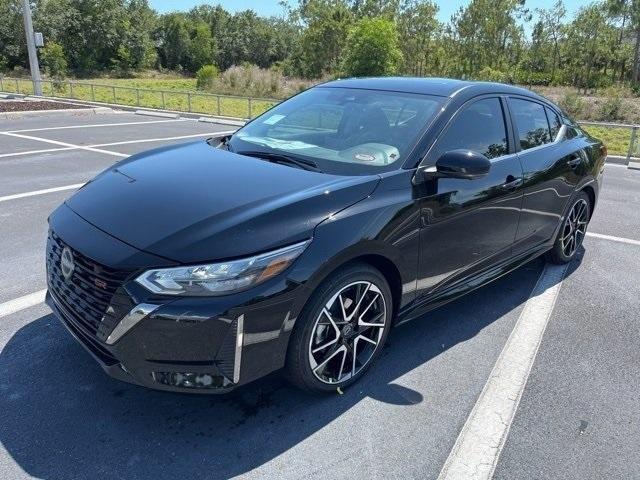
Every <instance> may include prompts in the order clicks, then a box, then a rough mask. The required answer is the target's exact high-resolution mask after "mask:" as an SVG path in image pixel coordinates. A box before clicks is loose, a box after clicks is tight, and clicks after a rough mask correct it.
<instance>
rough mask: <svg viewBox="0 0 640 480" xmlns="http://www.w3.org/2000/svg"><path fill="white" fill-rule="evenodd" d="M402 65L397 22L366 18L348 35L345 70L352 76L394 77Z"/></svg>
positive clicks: (380, 18)
mask: <svg viewBox="0 0 640 480" xmlns="http://www.w3.org/2000/svg"><path fill="white" fill-rule="evenodd" d="M401 62H402V51H401V50H400V47H399V44H398V32H397V30H396V26H395V23H394V22H392V21H390V20H387V19H385V18H382V17H375V18H363V19H362V20H359V21H358V23H357V24H356V25H355V26H354V27H353V28H352V29H351V31H350V32H349V37H348V40H347V47H346V51H345V55H344V63H343V65H342V69H343V71H344V72H345V73H346V74H347V75H350V76H356V77H361V76H378V75H393V74H395V73H396V72H397V71H398V67H399V66H400V63H401Z"/></svg>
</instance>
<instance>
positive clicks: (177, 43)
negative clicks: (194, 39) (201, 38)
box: [155, 13, 191, 70]
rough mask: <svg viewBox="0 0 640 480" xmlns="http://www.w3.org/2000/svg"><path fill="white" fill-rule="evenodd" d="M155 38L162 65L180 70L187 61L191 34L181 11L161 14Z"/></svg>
mask: <svg viewBox="0 0 640 480" xmlns="http://www.w3.org/2000/svg"><path fill="white" fill-rule="evenodd" d="M155 39H156V44H157V48H158V56H159V57H160V63H161V65H162V66H163V67H165V68H170V69H172V70H180V69H182V68H184V67H185V65H186V64H187V63H188V62H189V57H188V55H187V54H188V52H189V51H190V50H191V36H190V34H189V21H188V20H187V18H186V16H185V15H184V14H183V13H168V14H166V15H162V16H161V17H160V21H159V25H158V28H157V30H156V32H155Z"/></svg>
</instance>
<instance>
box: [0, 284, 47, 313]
mask: <svg viewBox="0 0 640 480" xmlns="http://www.w3.org/2000/svg"><path fill="white" fill-rule="evenodd" d="M46 293H47V290H46V289H45V290H40V291H38V292H34V293H30V294H28V295H24V296H23V297H19V298H15V299H13V300H9V301H8V302H4V303H0V318H2V317H6V316H7V315H11V314H13V313H16V312H19V311H20V310H24V309H25V308H29V307H33V306H35V305H38V304H39V303H42V302H44V297H45V294H46Z"/></svg>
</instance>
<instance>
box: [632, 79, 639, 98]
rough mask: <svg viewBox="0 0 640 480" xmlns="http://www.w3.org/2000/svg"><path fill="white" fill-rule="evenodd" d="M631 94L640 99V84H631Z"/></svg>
mask: <svg viewBox="0 0 640 480" xmlns="http://www.w3.org/2000/svg"><path fill="white" fill-rule="evenodd" d="M631 93H632V94H633V95H635V96H636V97H640V82H636V83H632V84H631Z"/></svg>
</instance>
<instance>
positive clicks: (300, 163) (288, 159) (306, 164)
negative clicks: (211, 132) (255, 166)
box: [235, 151, 322, 172]
mask: <svg viewBox="0 0 640 480" xmlns="http://www.w3.org/2000/svg"><path fill="white" fill-rule="evenodd" d="M235 153H237V154H238V155H245V156H247V157H256V158H262V159H264V160H267V161H269V162H273V163H284V164H290V165H295V166H296V167H299V168H302V169H303V170H311V171H313V172H322V170H320V168H319V167H318V164H317V163H316V162H314V161H313V160H306V159H303V158H296V157H292V156H289V155H285V154H283V153H271V152H259V151H243V152H235Z"/></svg>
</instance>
